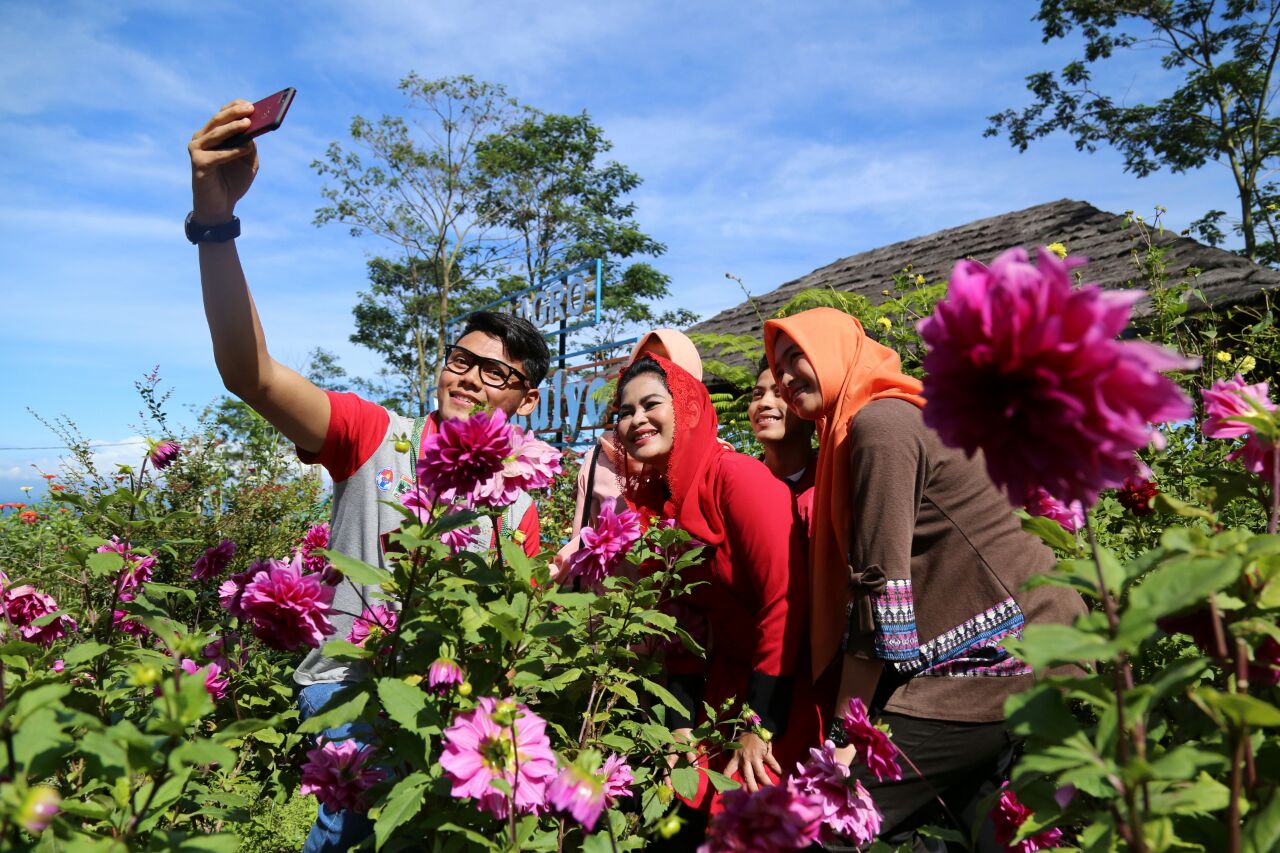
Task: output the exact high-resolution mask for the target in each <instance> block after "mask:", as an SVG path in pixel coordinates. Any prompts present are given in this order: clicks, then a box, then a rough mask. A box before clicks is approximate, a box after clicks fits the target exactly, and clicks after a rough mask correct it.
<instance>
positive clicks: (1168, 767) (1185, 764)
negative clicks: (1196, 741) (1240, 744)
mask: <svg viewBox="0 0 1280 853" xmlns="http://www.w3.org/2000/svg"><path fill="white" fill-rule="evenodd" d="M1227 764H1228V762H1227V758H1226V756H1223V755H1219V754H1217V753H1216V752H1209V751H1208V750H1205V749H1200V748H1198V747H1196V746H1192V745H1191V744H1183V745H1181V746H1175V747H1174V748H1173V749H1171V750H1169V751H1168V752H1166V753H1165V754H1164V755H1161V756H1160V757H1158V758H1156V759H1154V760H1153V761H1152V762H1151V767H1150V772H1151V777H1152V778H1153V779H1168V780H1170V781H1177V780H1179V779H1193V778H1195V777H1196V776H1197V775H1199V774H1200V772H1201V771H1210V772H1213V771H1221V770H1225V769H1226V767H1227Z"/></svg>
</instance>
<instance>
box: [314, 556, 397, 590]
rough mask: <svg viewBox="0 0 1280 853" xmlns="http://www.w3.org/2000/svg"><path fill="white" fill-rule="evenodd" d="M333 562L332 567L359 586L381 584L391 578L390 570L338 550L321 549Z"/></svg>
mask: <svg viewBox="0 0 1280 853" xmlns="http://www.w3.org/2000/svg"><path fill="white" fill-rule="evenodd" d="M321 553H323V554H324V555H325V557H327V558H328V559H329V562H331V563H333V567H334V568H335V569H337V570H338V571H339V572H341V573H342V576H343V577H344V578H346V579H347V580H349V581H351V582H352V583H354V584H357V585H359V586H382V585H383V584H385V583H388V582H389V581H390V580H391V572H389V571H387V570H386V569H380V568H378V567H377V566H371V565H369V564H368V563H366V562H364V561H363V560H357V559H356V558H355V557H349V556H347V555H346V554H343V553H342V552H340V551H331V550H328V549H325V550H323V551H321Z"/></svg>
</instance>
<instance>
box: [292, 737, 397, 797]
mask: <svg viewBox="0 0 1280 853" xmlns="http://www.w3.org/2000/svg"><path fill="white" fill-rule="evenodd" d="M372 755H373V747H371V746H361V745H360V744H358V743H356V742H355V741H354V740H344V741H331V740H325V739H323V738H322V739H321V740H320V741H319V742H317V744H316V746H315V747H314V748H313V749H311V751H309V752H308V753H307V761H306V763H305V764H303V765H302V795H303V796H304V797H305V796H307V795H308V794H314V795H315V797H316V799H318V800H319V801H320V802H321V803H323V804H324V805H325V806H326V807H327V808H328V809H329V810H330V811H358V812H362V811H365V810H367V809H368V808H369V804H368V803H367V802H366V801H365V796H364V795H365V794H366V793H367V792H368V790H369V789H370V788H372V787H373V786H374V785H376V784H378V783H379V782H381V781H382V780H383V779H385V778H386V776H387V773H386V771H385V770H382V769H380V768H377V767H368V766H366V765H367V762H368V761H369V758H370V757H371V756H372Z"/></svg>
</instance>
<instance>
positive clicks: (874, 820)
mask: <svg viewBox="0 0 1280 853" xmlns="http://www.w3.org/2000/svg"><path fill="white" fill-rule="evenodd" d="M809 755H810V758H809V760H808V761H807V762H806V763H804V764H797V765H796V775H794V776H792V777H791V782H790V783H791V784H792V785H793V786H795V789H796V791H797V792H799V793H800V794H801V795H803V796H806V797H808V799H809V801H810V802H812V803H815V804H816V805H817V806H818V808H819V809H820V810H821V812H822V817H821V820H822V825H823V826H824V827H826V829H827V830H828V832H829V833H835V834H836V835H839V836H843V837H845V838H851V839H853V841H855V842H856V843H857V844H858V845H863V844H869V843H871V840H872V839H874V838H875V837H876V836H877V835H878V834H879V833H880V821H881V814H880V810H879V809H878V808H876V804H875V803H874V802H872V801H871V795H870V794H868V793H867V789H866V788H864V787H862V783H861V782H859V781H858V780H857V779H854V778H853V772H852V771H851V770H850V769H849V765H847V764H845V763H844V762H843V761H840V760H838V759H837V758H836V745H835V744H834V743H832V742H831V741H827V742H826V743H824V744H823V745H822V749H810V750H809Z"/></svg>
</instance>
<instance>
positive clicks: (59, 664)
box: [49, 658, 67, 672]
mask: <svg viewBox="0 0 1280 853" xmlns="http://www.w3.org/2000/svg"><path fill="white" fill-rule="evenodd" d="M66 668H67V663H66V661H64V660H63V659H62V658H58V659H57V660H56V661H54V662H53V663H51V664H49V669H51V670H53V671H54V672H62V671H63V670H64V669H66Z"/></svg>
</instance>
